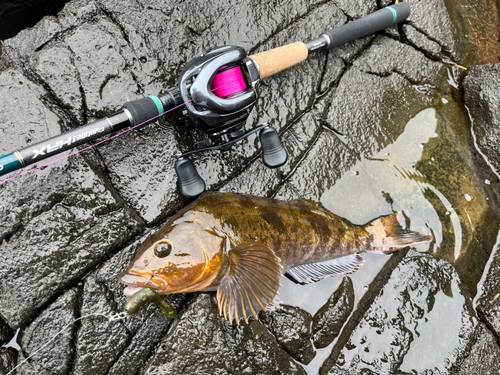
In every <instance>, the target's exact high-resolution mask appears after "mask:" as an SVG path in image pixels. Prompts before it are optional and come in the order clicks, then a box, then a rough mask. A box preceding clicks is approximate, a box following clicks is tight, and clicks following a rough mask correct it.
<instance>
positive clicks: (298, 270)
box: [287, 254, 364, 284]
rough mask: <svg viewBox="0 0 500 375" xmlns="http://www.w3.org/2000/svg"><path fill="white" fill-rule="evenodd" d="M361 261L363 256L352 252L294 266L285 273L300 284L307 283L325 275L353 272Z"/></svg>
mask: <svg viewBox="0 0 500 375" xmlns="http://www.w3.org/2000/svg"><path fill="white" fill-rule="evenodd" d="M363 262H364V258H363V257H362V256H361V255H359V254H352V255H347V256H345V257H341V258H336V259H330V260H326V261H323V262H318V263H307V264H301V265H298V266H294V267H291V268H290V269H289V270H288V271H287V275H288V276H290V277H291V278H292V279H294V280H295V281H296V282H298V283H300V284H309V283H312V282H314V281H319V280H321V279H324V278H325V277H329V276H337V275H346V274H349V273H353V272H355V271H357V270H358V269H359V267H360V266H361V265H362V264H363Z"/></svg>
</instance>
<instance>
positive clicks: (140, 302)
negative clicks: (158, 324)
mask: <svg viewBox="0 0 500 375" xmlns="http://www.w3.org/2000/svg"><path fill="white" fill-rule="evenodd" d="M147 302H153V303H154V304H155V305H156V306H158V307H159V308H160V309H161V311H163V314H165V316H166V317H167V318H170V319H174V318H176V317H177V312H176V311H175V309H174V308H173V307H172V306H171V305H170V304H169V303H167V302H165V301H164V300H163V298H161V297H160V295H159V294H158V293H156V292H155V291H153V290H151V289H149V288H144V289H141V290H139V291H138V292H137V293H134V294H133V295H132V296H130V297H129V298H127V302H125V306H124V309H125V311H126V312H128V313H129V314H134V313H136V312H137V311H139V309H140V308H141V307H142V306H144V305H145V304H146V303H147Z"/></svg>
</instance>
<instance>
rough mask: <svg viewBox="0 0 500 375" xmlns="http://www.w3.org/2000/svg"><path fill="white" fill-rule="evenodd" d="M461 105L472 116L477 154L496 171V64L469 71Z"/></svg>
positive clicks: (499, 123) (499, 105)
mask: <svg viewBox="0 0 500 375" xmlns="http://www.w3.org/2000/svg"><path fill="white" fill-rule="evenodd" d="M463 86H464V90H465V103H466V104H467V107H468V108H469V110H470V115H471V117H472V129H473V132H474V134H475V138H476V142H477V145H478V147H479V149H480V150H481V152H482V153H483V154H484V155H485V156H486V158H487V160H488V161H489V162H490V163H491V166H492V167H493V168H494V169H495V170H496V171H497V173H498V172H499V171H500V157H499V155H498V150H499V148H500V130H499V129H500V95H499V93H498V87H500V64H494V65H480V66H473V67H471V68H470V70H469V73H468V74H467V77H465V79H464V82H463Z"/></svg>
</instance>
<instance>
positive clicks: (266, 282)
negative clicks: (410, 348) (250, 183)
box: [119, 193, 432, 324]
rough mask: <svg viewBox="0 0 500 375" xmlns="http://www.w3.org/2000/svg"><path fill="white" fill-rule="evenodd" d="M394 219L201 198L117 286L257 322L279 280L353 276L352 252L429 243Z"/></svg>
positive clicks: (245, 198) (149, 243) (314, 206)
mask: <svg viewBox="0 0 500 375" xmlns="http://www.w3.org/2000/svg"><path fill="white" fill-rule="evenodd" d="M396 215H397V214H396V213H394V214H392V215H388V216H383V217H380V218H377V219H375V220H373V221H371V222H370V223H368V224H366V225H354V224H352V223H351V222H349V221H348V220H346V219H343V218H341V217H339V216H337V215H335V214H333V213H331V212H330V211H328V210H327V209H326V208H324V207H323V206H321V205H320V204H318V203H314V202H311V201H305V200H295V201H291V202H284V201H279V200H275V199H266V198H260V197H255V196H251V195H243V194H233V193H212V194H205V195H203V196H201V197H200V198H198V200H196V201H195V202H193V203H192V204H190V205H189V206H187V207H186V208H184V209H183V210H181V211H179V212H178V213H177V214H176V215H175V216H174V217H172V218H171V219H170V220H169V221H168V222H167V223H166V224H165V226H164V227H163V228H161V229H160V230H159V231H158V232H157V233H155V234H154V235H153V236H151V237H150V238H149V239H148V240H146V242H145V243H144V244H143V246H142V248H141V249H140V251H139V252H138V254H137V255H136V257H135V259H134V261H133V262H132V264H131V265H130V266H129V268H128V269H127V271H126V272H124V273H122V274H121V275H120V277H119V280H120V281H121V282H123V283H125V284H128V285H129V287H127V288H126V289H125V291H124V292H125V294H126V295H129V296H130V295H131V294H133V293H134V292H135V291H137V290H138V288H151V289H153V290H156V291H157V292H158V293H159V294H171V293H187V292H198V291H217V301H218V305H219V312H220V314H221V315H224V318H226V319H227V320H229V321H231V322H232V321H233V319H236V323H237V324H239V322H240V320H241V319H244V320H245V321H246V322H248V318H249V317H251V316H253V317H257V314H258V313H259V311H260V310H265V309H266V307H267V305H268V304H270V303H271V302H272V301H273V299H274V297H275V296H276V294H277V292H278V289H279V287H280V286H281V285H280V279H281V277H282V274H285V273H287V275H288V276H289V277H291V278H292V279H294V280H295V281H296V282H299V283H310V282H313V281H318V280H321V279H323V278H325V277H328V276H334V275H341V274H347V273H351V272H354V271H356V270H357V269H358V268H359V266H360V265H361V264H362V262H363V258H362V257H361V256H360V255H359V253H361V252H363V251H375V252H380V253H386V254H388V253H391V252H393V251H395V250H397V249H400V248H403V247H406V246H409V245H413V244H417V243H422V242H427V241H431V240H432V236H430V235H424V234H420V233H416V232H411V231H408V230H405V229H403V228H402V227H401V225H400V224H399V223H398V221H397V219H396Z"/></svg>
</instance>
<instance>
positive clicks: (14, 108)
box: [0, 69, 142, 328]
mask: <svg viewBox="0 0 500 375" xmlns="http://www.w3.org/2000/svg"><path fill="white" fill-rule="evenodd" d="M0 98H1V100H0V102H1V104H0V106H2V107H1V109H2V111H3V110H4V109H5V112H4V113H6V114H7V115H9V114H10V115H11V116H10V117H9V119H8V121H6V122H5V123H4V124H3V126H5V127H6V128H8V129H9V131H8V132H6V134H8V135H7V139H6V141H5V142H2V143H1V146H0V148H1V152H6V153H7V152H12V151H13V150H14V149H15V148H22V147H26V146H27V145H29V144H33V143H34V142H37V141H40V140H42V139H46V138H47V137H48V136H53V135H55V134H57V133H60V132H61V128H60V127H59V125H58V123H59V122H60V121H61V119H62V115H59V114H58V111H56V110H55V109H54V110H51V109H50V108H49V106H47V105H46V104H45V103H46V99H47V97H46V93H45V92H44V90H43V88H42V87H40V86H39V85H37V84H35V83H33V82H31V81H30V80H28V79H27V78H25V77H24V76H23V75H22V74H21V72H20V71H18V70H14V69H8V70H7V71H4V72H2V73H0ZM23 103H25V104H23ZM24 105H26V107H24ZM23 110H24V112H23ZM11 121H12V123H11ZM16 121H17V122H16ZM12 124H16V125H17V126H12ZM0 216H1V217H2V218H3V220H2V223H1V224H0V239H1V240H3V241H2V243H1V244H0V254H1V256H2V257H3V258H4V259H5V262H4V264H3V267H2V269H1V270H0V290H1V293H0V306H1V307H0V316H2V317H3V318H4V319H5V321H6V322H7V323H8V324H9V325H10V326H11V327H13V328H15V327H19V326H20V325H21V324H22V323H23V322H26V321H27V320H28V319H29V318H30V317H31V316H33V314H35V312H36V309H38V308H40V307H41V306H43V305H44V304H45V303H47V302H48V301H49V300H51V299H53V298H54V297H55V296H57V295H58V293H60V292H61V291H62V290H64V289H66V288H67V287H68V286H69V285H71V284H72V283H73V282H75V281H76V280H78V278H79V277H82V276H83V275H84V274H85V273H87V272H88V270H89V269H90V268H92V267H93V266H95V265H96V264H98V263H99V262H100V261H101V260H102V259H103V258H104V257H105V256H106V255H108V254H110V253H111V252H112V251H114V250H115V249H116V248H117V247H118V246H119V245H121V244H122V243H123V242H125V241H126V240H127V239H128V238H130V237H132V236H133V235H134V234H135V233H137V231H139V230H140V228H141V226H142V224H141V222H140V220H138V218H137V216H136V215H135V214H134V213H133V212H131V211H130V210H129V209H128V208H126V207H125V206H124V204H123V202H122V201H121V200H120V199H119V198H118V197H117V195H116V194H115V192H114V191H113V190H112V188H111V186H110V185H109V182H108V181H107V179H106V178H105V177H104V175H103V174H102V172H101V171H100V170H98V169H97V168H96V167H95V165H94V164H93V163H90V162H88V161H86V160H85V159H84V158H83V157H82V156H81V155H76V156H73V157H71V158H69V159H66V160H63V161H60V162H58V163H57V164H55V165H52V166H50V167H48V168H46V169H43V170H42V169H40V170H37V171H36V172H33V173H29V174H27V175H25V176H22V177H19V178H17V179H14V180H12V181H8V182H7V183H5V184H3V185H2V189H1V191H0Z"/></svg>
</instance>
